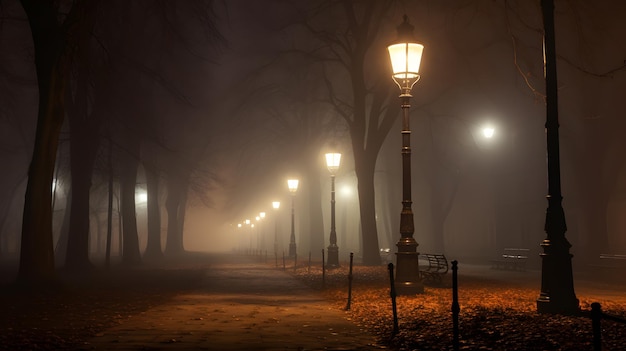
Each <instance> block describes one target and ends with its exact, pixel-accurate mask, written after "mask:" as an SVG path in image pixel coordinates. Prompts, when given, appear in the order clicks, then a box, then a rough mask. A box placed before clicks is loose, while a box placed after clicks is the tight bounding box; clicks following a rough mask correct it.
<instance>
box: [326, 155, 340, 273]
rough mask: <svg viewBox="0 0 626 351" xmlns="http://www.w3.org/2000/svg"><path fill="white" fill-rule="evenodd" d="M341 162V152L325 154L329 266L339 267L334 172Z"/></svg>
mask: <svg viewBox="0 0 626 351" xmlns="http://www.w3.org/2000/svg"><path fill="white" fill-rule="evenodd" d="M340 163H341V154H340V153H337V152H331V153H327V154H326V167H328V171H329V172H330V244H329V245H328V260H327V261H326V263H327V265H328V266H329V267H339V247H338V246H337V232H336V231H335V173H336V172H337V170H338V169H339V164H340Z"/></svg>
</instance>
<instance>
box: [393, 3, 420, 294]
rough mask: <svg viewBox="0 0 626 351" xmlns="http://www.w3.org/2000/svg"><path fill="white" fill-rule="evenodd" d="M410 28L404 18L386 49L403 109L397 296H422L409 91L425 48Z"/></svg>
mask: <svg viewBox="0 0 626 351" xmlns="http://www.w3.org/2000/svg"><path fill="white" fill-rule="evenodd" d="M413 28H414V27H413V26H412V25H411V24H409V21H408V18H407V16H406V15H405V16H404V21H403V22H402V24H400V25H399V26H398V40H397V43H396V44H392V45H389V47H388V50H389V57H390V59H391V66H392V69H393V76H392V77H393V80H394V81H395V82H396V84H397V85H398V87H399V88H400V92H401V93H400V105H401V107H402V212H400V240H398V243H397V244H396V246H397V247H398V252H397V253H396V256H397V257H396V260H397V263H396V280H395V281H396V292H397V294H400V295H409V294H418V293H423V292H424V285H423V284H422V281H421V279H420V277H419V254H418V253H417V246H418V244H417V242H416V241H415V239H414V238H413V233H414V232H415V226H414V224H413V210H412V209H411V204H412V201H411V146H410V145H411V128H410V127H409V109H410V108H411V102H410V100H411V97H412V96H411V89H412V88H413V85H415V83H417V81H418V80H419V79H420V75H419V68H420V63H421V61H422V52H423V51H424V46H423V45H421V44H417V43H415V42H414V41H413Z"/></svg>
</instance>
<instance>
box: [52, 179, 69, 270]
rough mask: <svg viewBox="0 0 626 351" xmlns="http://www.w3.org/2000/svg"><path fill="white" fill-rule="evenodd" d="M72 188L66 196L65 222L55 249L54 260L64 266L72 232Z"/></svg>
mask: <svg viewBox="0 0 626 351" xmlns="http://www.w3.org/2000/svg"><path fill="white" fill-rule="evenodd" d="M71 208H72V188H71V187H70V191H68V193H67V196H66V197H65V213H63V223H62V224H61V232H60V233H59V239H58V240H57V242H56V245H55V249H54V260H55V262H56V264H57V265H59V266H62V265H63V263H64V262H65V257H66V256H67V237H68V235H69V232H70V215H71V214H72V211H71V210H70V209H71Z"/></svg>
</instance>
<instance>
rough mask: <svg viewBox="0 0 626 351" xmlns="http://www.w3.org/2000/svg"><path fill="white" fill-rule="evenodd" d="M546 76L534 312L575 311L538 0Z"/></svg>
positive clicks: (548, 22) (552, 56) (551, 47)
mask: <svg viewBox="0 0 626 351" xmlns="http://www.w3.org/2000/svg"><path fill="white" fill-rule="evenodd" d="M541 8H542V12H543V24H544V32H545V37H544V50H545V55H544V58H545V78H546V141H547V158H548V196H547V199H548V209H547V210H546V221H545V226H544V230H545V232H546V239H545V240H543V242H542V243H541V246H542V247H543V253H542V254H541V294H540V295H539V298H538V299H537V311H539V312H542V313H566V314H575V313H577V312H578V311H579V304H578V299H577V298H576V294H575V293H574V278H573V273H572V254H570V252H569V248H570V247H571V246H572V245H571V244H570V243H569V242H568V241H567V239H566V238H565V232H566V231H567V225H566V224H565V212H564V211H563V206H562V204H561V200H562V199H563V197H562V196H561V169H560V157H559V117H558V114H559V112H558V95H557V90H558V89H557V76H556V49H555V46H556V45H555V33H554V1H553V0H542V1H541Z"/></svg>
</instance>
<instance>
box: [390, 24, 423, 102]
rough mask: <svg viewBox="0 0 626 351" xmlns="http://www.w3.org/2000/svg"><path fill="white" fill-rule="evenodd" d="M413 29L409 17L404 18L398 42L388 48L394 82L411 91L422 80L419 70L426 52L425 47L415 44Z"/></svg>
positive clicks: (399, 29)
mask: <svg viewBox="0 0 626 351" xmlns="http://www.w3.org/2000/svg"><path fill="white" fill-rule="evenodd" d="M413 28H414V27H413V26H412V25H411V24H409V21H408V18H407V16H404V21H403V22H402V24H400V26H398V40H397V42H396V43H394V44H391V45H389V46H388V47H387V50H388V51H389V58H390V59H391V67H392V70H393V80H394V81H395V82H396V84H398V87H400V89H402V90H405V89H408V90H409V91H410V90H411V88H413V85H415V83H417V81H418V80H419V78H420V76H419V70H420V64H421V63H422V53H423V51H424V45H422V44H418V43H415V42H414V39H413Z"/></svg>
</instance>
